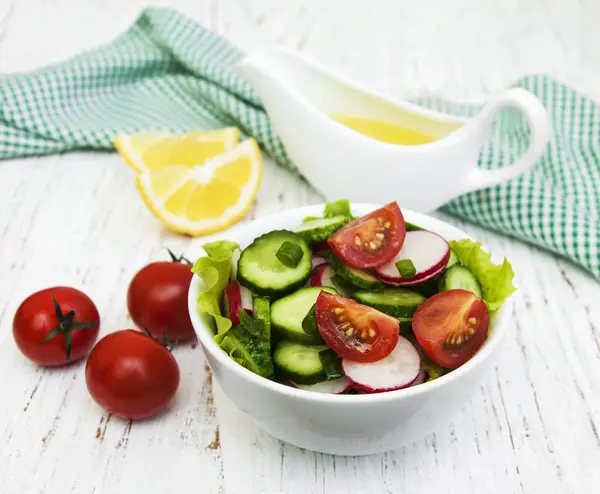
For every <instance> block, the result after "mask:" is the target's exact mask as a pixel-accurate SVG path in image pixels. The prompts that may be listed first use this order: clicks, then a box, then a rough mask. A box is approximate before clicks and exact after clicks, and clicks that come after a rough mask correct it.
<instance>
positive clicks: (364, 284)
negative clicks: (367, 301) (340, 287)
mask: <svg viewBox="0 0 600 494" xmlns="http://www.w3.org/2000/svg"><path fill="white" fill-rule="evenodd" d="M327 262H328V263H329V265H330V266H331V267H332V268H333V270H334V271H335V272H336V274H338V275H339V276H340V277H341V278H343V279H344V280H346V281H347V282H349V283H351V284H352V285H354V286H357V287H358V288H362V289H363V290H377V289H378V288H381V287H382V286H383V283H382V282H381V281H380V280H379V278H377V277H376V276H375V275H373V274H371V273H369V272H368V271H365V270H363V269H355V268H352V267H350V266H346V265H345V264H344V263H343V262H342V261H340V259H339V258H338V257H336V256H334V255H333V254H332V255H330V256H329V257H328V258H327Z"/></svg>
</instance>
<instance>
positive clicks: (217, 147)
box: [113, 127, 240, 172]
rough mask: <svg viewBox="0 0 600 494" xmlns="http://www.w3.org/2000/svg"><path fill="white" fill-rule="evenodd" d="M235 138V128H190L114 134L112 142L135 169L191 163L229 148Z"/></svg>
mask: <svg viewBox="0 0 600 494" xmlns="http://www.w3.org/2000/svg"><path fill="white" fill-rule="evenodd" d="M239 139H240V131H239V129H237V128H236V127H226V128H224V129H219V130H215V131H202V130H193V131H191V132H188V133H186V134H173V133H169V132H142V133H139V134H132V135H128V134H117V135H116V136H115V138H114V141H113V142H114V145H115V147H116V148H117V151H118V152H119V153H120V154H121V156H122V157H123V158H124V159H125V161H126V162H127V164H128V165H129V166H130V167H131V168H133V169H134V170H135V171H136V172H148V171H156V170H160V169H162V168H166V167H168V166H171V165H186V166H189V167H194V166H196V165H199V164H202V163H204V162H205V161H206V160H208V159H210V158H212V157H214V156H216V155H218V154H221V153H223V152H225V151H229V150H230V149H233V147H234V146H235V145H236V144H237V143H238V142H239Z"/></svg>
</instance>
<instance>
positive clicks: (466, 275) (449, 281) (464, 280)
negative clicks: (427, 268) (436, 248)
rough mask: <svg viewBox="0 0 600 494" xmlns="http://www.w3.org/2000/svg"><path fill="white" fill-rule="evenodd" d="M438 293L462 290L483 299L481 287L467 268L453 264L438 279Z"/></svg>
mask: <svg viewBox="0 0 600 494" xmlns="http://www.w3.org/2000/svg"><path fill="white" fill-rule="evenodd" d="M439 283H440V291H441V292H445V291H446V290H454V289H455V288H462V289H463V290H468V291H470V292H473V293H474V294H475V295H476V296H477V297H479V298H483V293H482V291H481V285H480V284H479V281H477V278H476V277H475V275H474V274H473V273H472V272H471V270H470V269H469V268H466V267H464V266H461V265H460V264H455V265H454V266H452V267H451V268H450V269H449V270H448V271H446V272H445V273H444V276H442V277H441V278H440V282H439Z"/></svg>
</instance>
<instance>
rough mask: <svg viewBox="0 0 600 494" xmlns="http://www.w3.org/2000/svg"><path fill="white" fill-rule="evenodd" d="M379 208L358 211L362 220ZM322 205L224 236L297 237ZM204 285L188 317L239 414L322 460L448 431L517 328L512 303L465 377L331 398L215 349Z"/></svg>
mask: <svg viewBox="0 0 600 494" xmlns="http://www.w3.org/2000/svg"><path fill="white" fill-rule="evenodd" d="M378 207H380V206H376V205H372V204H354V205H353V206H352V212H353V214H355V215H363V214H366V213H368V212H370V211H373V210H375V209H377V208H378ZM322 211H323V205H316V206H308V207H303V208H298V209H293V210H290V211H284V212H281V213H278V214H275V215H272V216H269V217H266V218H262V219H259V220H257V221H254V222H252V223H249V224H245V225H242V226H240V227H237V228H235V229H232V230H229V231H228V232H226V233H224V234H223V235H222V238H227V239H229V240H233V241H236V242H238V243H239V244H240V245H241V246H242V247H245V246H246V245H248V244H249V243H250V242H252V240H254V238H256V237H257V236H259V235H261V234H263V233H266V232H268V231H271V230H276V229H282V228H286V229H293V228H295V227H296V226H297V225H299V224H300V223H301V221H302V219H303V218H304V217H305V216H319V215H321V214H322ZM403 214H404V217H405V218H406V220H407V221H410V222H412V223H415V224H418V225H420V226H422V227H424V228H427V229H429V230H432V231H434V232H437V233H439V234H440V235H442V236H443V237H445V238H446V239H448V240H456V239H461V238H469V237H468V236H467V235H466V234H465V233H464V232H462V231H460V230H459V229H457V228H455V227H453V226H451V225H448V224H447V223H444V222H442V221H440V220H437V219H435V218H431V217H429V216H426V215H423V214H419V213H414V212H411V211H407V210H403ZM200 285H201V282H200V279H199V278H198V277H197V276H194V278H193V279H192V282H191V285H190V291H189V300H188V305H189V311H190V316H191V319H192V324H193V325H194V329H195V331H196V334H197V335H198V340H199V341H200V344H201V345H202V348H203V349H204V354H205V355H206V358H207V360H208V364H209V366H210V368H211V370H212V372H213V374H214V376H215V378H216V379H217V381H218V383H219V385H220V386H221V388H222V389H223V391H224V392H225V393H226V394H227V396H228V397H229V398H230V399H231V401H233V403H235V404H236V406H237V407H238V408H239V409H240V410H242V411H243V412H244V413H246V414H247V415H248V416H249V417H250V418H251V419H252V420H253V421H254V422H255V423H256V424H257V425H258V426H259V427H260V428H262V429H264V430H265V431H266V432H268V433H269V434H271V435H273V436H275V437H277V438H279V439H281V440H282V441H286V442H288V443H291V444H294V445H296V446H299V447H301V448H306V449H310V450H314V451H319V452H322V453H329V454H338V455H366V454H373V453H380V452H383V451H388V450H392V449H396V448H399V447H401V446H404V445H406V444H409V443H411V442H413V441H416V440H418V439H420V438H421V437H422V436H424V435H426V434H428V433H431V432H435V431H436V430H441V429H442V428H443V427H445V426H446V425H447V424H448V423H449V422H450V421H451V420H452V418H453V416H454V414H455V413H456V412H457V411H458V410H459V409H460V408H461V407H462V406H463V405H465V404H466V400H468V399H469V396H470V395H471V394H472V393H473V392H474V391H475V390H477V389H478V388H479V386H480V383H481V382H482V380H483V379H484V377H485V376H486V374H487V372H488V370H489V368H490V367H492V365H493V364H494V362H495V360H496V357H497V354H498V351H499V349H500V347H501V345H500V342H501V341H502V340H503V339H504V337H505V335H506V332H507V331H508V329H509V327H511V324H510V314H511V308H510V305H511V301H510V300H507V301H506V303H505V304H504V305H503V307H502V309H501V310H500V311H498V313H497V314H496V316H495V318H494V320H493V321H492V324H491V328H490V335H489V337H488V339H487V341H486V342H485V344H484V345H483V347H482V348H481V350H480V351H479V352H478V353H477V354H476V355H475V356H474V357H473V358H472V359H471V360H470V361H468V362H467V363H466V364H464V365H462V366H461V367H459V368H458V369H456V370H454V371H452V372H450V373H448V374H446V375H445V376H443V377H441V378H439V379H436V380H435V381H431V382H427V383H424V384H421V385H419V386H415V387H411V388H406V389H401V390H398V391H390V392H387V393H378V394H370V395H369V394H362V395H328V394H321V393H314V392H310V391H304V390H301V389H295V388H292V387H289V386H285V385H283V384H279V383H276V382H273V381H270V380H268V379H264V378H262V377H260V376H258V375H256V374H254V373H253V372H251V371H249V370H248V369H246V368H244V367H242V366H241V365H239V364H237V363H236V362H234V361H233V360H231V359H230V358H229V357H228V356H227V354H226V353H225V352H223V350H221V349H220V348H219V347H218V346H217V345H216V344H215V343H214V341H213V333H212V329H211V326H210V322H209V321H207V320H206V318H205V316H202V317H201V316H200V315H199V314H198V312H197V309H196V300H197V297H198V295H199V292H200Z"/></svg>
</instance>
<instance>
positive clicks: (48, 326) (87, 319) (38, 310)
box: [13, 286, 100, 366]
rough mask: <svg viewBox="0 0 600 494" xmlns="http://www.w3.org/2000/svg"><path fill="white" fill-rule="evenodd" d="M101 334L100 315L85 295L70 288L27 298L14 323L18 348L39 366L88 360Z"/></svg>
mask: <svg viewBox="0 0 600 494" xmlns="http://www.w3.org/2000/svg"><path fill="white" fill-rule="evenodd" d="M99 330H100V315H99V314H98V309H96V306H95V305H94V302H92V300H91V299H90V298H89V297H88V296H87V295H86V294H85V293H83V292H80V291H79V290H76V289H75V288H70V287H68V286H55V287H52V288H46V289H45V290H41V291H39V292H36V293H34V294H32V295H30V296H29V297H27V298H26V299H25V300H24V301H23V302H22V303H21V305H20V306H19V308H18V309H17V312H16V313H15V317H14V319H13V336H14V338H15V342H16V344H17V347H18V348H19V350H21V352H22V353H23V355H25V356H26V357H27V358H28V359H30V360H32V361H33V362H35V363H37V364H40V365H47V366H57V365H64V364H66V363H69V362H75V361H77V360H79V359H81V358H83V357H85V356H86V355H87V354H88V352H89V351H90V349H91V348H92V346H93V345H94V342H95V341H96V338H97V337H98V331H99Z"/></svg>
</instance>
